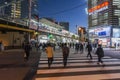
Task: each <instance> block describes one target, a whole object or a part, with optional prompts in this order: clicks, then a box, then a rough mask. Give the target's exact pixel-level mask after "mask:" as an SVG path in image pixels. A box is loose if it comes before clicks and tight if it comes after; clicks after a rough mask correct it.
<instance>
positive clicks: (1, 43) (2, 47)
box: [0, 41, 4, 52]
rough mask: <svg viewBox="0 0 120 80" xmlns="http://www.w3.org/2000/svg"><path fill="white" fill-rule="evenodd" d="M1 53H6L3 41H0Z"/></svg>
mask: <svg viewBox="0 0 120 80" xmlns="http://www.w3.org/2000/svg"><path fill="white" fill-rule="evenodd" d="M1 51H4V45H3V42H2V41H0V52H1Z"/></svg>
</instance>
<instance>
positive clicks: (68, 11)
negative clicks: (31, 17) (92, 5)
mask: <svg viewBox="0 0 120 80" xmlns="http://www.w3.org/2000/svg"><path fill="white" fill-rule="evenodd" d="M86 1H87V0H39V3H38V4H39V16H40V18H41V17H50V18H53V19H55V20H56V21H58V22H59V21H65V22H69V23H70V32H73V33H76V25H79V26H84V27H87V14H86V11H85V8H87V2H86Z"/></svg>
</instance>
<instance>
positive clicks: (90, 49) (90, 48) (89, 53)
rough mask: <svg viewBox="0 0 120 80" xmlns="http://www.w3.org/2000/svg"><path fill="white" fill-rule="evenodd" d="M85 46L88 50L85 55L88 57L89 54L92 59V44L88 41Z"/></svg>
mask: <svg viewBox="0 0 120 80" xmlns="http://www.w3.org/2000/svg"><path fill="white" fill-rule="evenodd" d="M86 48H87V50H88V54H87V57H89V56H90V59H92V55H91V51H92V46H91V44H90V42H88V44H87V46H86Z"/></svg>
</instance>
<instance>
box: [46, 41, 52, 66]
mask: <svg viewBox="0 0 120 80" xmlns="http://www.w3.org/2000/svg"><path fill="white" fill-rule="evenodd" d="M46 53H47V57H48V68H50V67H51V64H52V62H53V47H52V46H51V44H50V43H48V44H47V47H46Z"/></svg>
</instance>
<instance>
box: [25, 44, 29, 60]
mask: <svg viewBox="0 0 120 80" xmlns="http://www.w3.org/2000/svg"><path fill="white" fill-rule="evenodd" d="M24 50H25V59H26V60H29V56H30V50H31V45H30V43H29V42H26V43H25V45H24Z"/></svg>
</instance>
